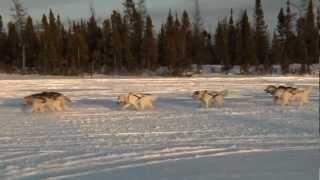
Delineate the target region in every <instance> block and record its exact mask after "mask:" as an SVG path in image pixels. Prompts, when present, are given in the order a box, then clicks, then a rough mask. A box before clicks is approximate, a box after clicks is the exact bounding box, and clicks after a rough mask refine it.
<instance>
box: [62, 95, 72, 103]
mask: <svg viewBox="0 0 320 180" xmlns="http://www.w3.org/2000/svg"><path fill="white" fill-rule="evenodd" d="M63 99H64V100H65V101H67V102H68V103H71V102H72V101H71V99H70V98H68V97H67V96H63Z"/></svg>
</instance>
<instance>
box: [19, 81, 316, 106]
mask: <svg viewBox="0 0 320 180" xmlns="http://www.w3.org/2000/svg"><path fill="white" fill-rule="evenodd" d="M264 91H265V92H266V93H268V94H270V95H271V96H272V97H273V100H274V103H275V104H280V105H283V106H285V105H292V104H295V103H298V104H299V105H300V106H303V105H305V104H308V103H309V98H310V95H311V93H312V87H311V86H308V87H306V88H304V89H298V88H293V87H288V86H273V85H269V86H267V87H266V89H265V90H264ZM228 94H229V93H228V91H227V90H223V91H209V90H200V91H194V92H193V93H192V99H194V100H196V101H199V102H200V107H201V108H212V107H223V106H224V100H225V97H226V96H227V95H228ZM157 99H158V97H157V96H155V95H152V94H143V93H132V92H130V93H128V94H126V95H121V96H118V98H117V102H118V104H119V105H120V106H121V107H122V109H135V110H153V109H155V103H156V101H157ZM69 103H71V100H70V99H69V98H68V97H67V96H65V95H63V94H61V93H58V92H42V93H38V94H32V95H30V96H26V97H24V104H25V106H26V107H29V108H31V110H32V112H44V111H45V110H50V111H64V110H66V109H67V104H69Z"/></svg>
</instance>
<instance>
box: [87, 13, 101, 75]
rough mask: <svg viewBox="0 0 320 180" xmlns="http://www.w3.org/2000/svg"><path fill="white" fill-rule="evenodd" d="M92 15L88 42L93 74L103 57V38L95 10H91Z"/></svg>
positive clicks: (89, 23) (88, 27)
mask: <svg viewBox="0 0 320 180" xmlns="http://www.w3.org/2000/svg"><path fill="white" fill-rule="evenodd" d="M91 11H92V13H91V17H90V18H89V22H88V25H87V42H88V48H89V58H90V73H91V74H93V73H94V71H95V69H96V68H95V66H96V64H99V63H98V61H99V59H101V52H100V42H101V39H102V34H101V29H100V27H99V26H98V25H97V21H96V17H95V14H94V12H93V11H94V10H91Z"/></svg>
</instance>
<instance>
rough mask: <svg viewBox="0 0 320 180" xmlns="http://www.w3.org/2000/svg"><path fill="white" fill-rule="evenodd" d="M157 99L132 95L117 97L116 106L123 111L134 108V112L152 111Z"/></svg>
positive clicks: (136, 94) (144, 95) (139, 94)
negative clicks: (118, 105) (120, 107)
mask: <svg viewBox="0 0 320 180" xmlns="http://www.w3.org/2000/svg"><path fill="white" fill-rule="evenodd" d="M157 99H158V98H157V97H156V96H154V95H151V94H142V93H132V92H130V93H129V94H128V95H122V96H119V97H118V104H120V105H122V106H123V107H122V108H123V109H128V108H134V109H136V110H145V109H154V103H155V102H156V100H157Z"/></svg>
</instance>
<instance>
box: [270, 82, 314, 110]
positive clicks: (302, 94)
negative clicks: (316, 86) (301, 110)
mask: <svg viewBox="0 0 320 180" xmlns="http://www.w3.org/2000/svg"><path fill="white" fill-rule="evenodd" d="M311 93H312V87H311V86H308V87H306V88H305V89H295V90H288V89H277V90H276V91H275V93H274V96H275V97H276V98H277V99H279V102H280V104H281V105H282V106H285V105H290V103H292V102H298V103H299V105H300V106H303V105H305V104H308V103H309V98H310V95H311Z"/></svg>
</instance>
